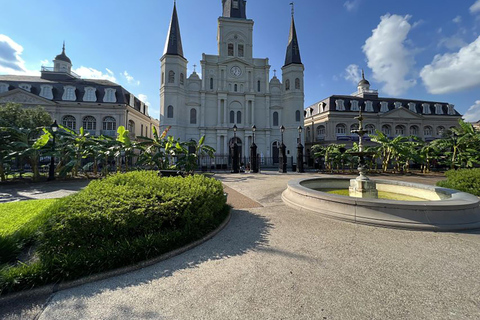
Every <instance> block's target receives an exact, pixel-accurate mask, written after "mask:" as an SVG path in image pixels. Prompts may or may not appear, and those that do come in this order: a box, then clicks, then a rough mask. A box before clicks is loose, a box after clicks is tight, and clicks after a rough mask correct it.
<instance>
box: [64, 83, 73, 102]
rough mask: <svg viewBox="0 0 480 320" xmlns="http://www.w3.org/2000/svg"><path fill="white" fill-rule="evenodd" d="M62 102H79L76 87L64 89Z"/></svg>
mask: <svg viewBox="0 0 480 320" xmlns="http://www.w3.org/2000/svg"><path fill="white" fill-rule="evenodd" d="M62 100H67V101H75V100H77V96H76V94H75V87H74V86H64V87H63V96H62Z"/></svg>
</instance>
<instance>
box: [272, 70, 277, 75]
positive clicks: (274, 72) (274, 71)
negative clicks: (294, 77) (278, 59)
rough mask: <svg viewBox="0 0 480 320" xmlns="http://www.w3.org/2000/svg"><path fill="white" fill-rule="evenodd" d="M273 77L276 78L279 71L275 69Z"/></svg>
mask: <svg viewBox="0 0 480 320" xmlns="http://www.w3.org/2000/svg"><path fill="white" fill-rule="evenodd" d="M273 76H274V77H276V76H277V69H273Z"/></svg>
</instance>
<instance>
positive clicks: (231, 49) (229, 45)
mask: <svg viewBox="0 0 480 320" xmlns="http://www.w3.org/2000/svg"><path fill="white" fill-rule="evenodd" d="M228 55H229V56H230V57H233V43H229V44H228Z"/></svg>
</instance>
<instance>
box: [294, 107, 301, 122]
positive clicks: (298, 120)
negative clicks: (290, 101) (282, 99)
mask: <svg viewBox="0 0 480 320" xmlns="http://www.w3.org/2000/svg"><path fill="white" fill-rule="evenodd" d="M295 121H297V122H300V110H297V111H295Z"/></svg>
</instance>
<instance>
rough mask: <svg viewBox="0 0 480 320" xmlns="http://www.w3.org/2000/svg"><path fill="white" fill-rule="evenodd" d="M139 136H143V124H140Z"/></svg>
mask: <svg viewBox="0 0 480 320" xmlns="http://www.w3.org/2000/svg"><path fill="white" fill-rule="evenodd" d="M140 136H143V124H141V125H140Z"/></svg>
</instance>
